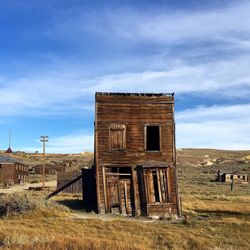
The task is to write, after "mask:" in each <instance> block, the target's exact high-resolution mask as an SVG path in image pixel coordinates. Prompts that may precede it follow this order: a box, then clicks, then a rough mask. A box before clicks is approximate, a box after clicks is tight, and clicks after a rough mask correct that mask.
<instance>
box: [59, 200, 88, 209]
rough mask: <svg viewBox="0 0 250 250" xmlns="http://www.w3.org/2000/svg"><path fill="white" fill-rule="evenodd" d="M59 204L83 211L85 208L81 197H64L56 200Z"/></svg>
mask: <svg viewBox="0 0 250 250" xmlns="http://www.w3.org/2000/svg"><path fill="white" fill-rule="evenodd" d="M57 202H58V203H59V204H62V205H64V206H66V207H68V208H70V209H72V210H78V211H80V210H81V211H85V210H86V208H85V207H84V204H83V200H82V199H64V200H60V201H57Z"/></svg>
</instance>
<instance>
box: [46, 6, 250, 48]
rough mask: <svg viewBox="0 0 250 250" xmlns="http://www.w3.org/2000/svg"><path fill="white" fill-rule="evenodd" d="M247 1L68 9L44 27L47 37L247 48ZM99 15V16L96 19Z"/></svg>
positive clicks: (249, 22)
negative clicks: (196, 6) (213, 5)
mask: <svg viewBox="0 0 250 250" xmlns="http://www.w3.org/2000/svg"><path fill="white" fill-rule="evenodd" d="M249 11H250V4H249V2H248V1H237V2H235V3H231V4H229V5H225V6H224V7H220V8H217V9H211V8H210V9H198V10H197V9H196V10H188V11H187V10H173V9H168V8H164V7H162V8H160V9H159V8H157V7H155V8H146V9H144V10H141V9H133V8H128V7H127V8H116V9H113V8H111V9H108V8H107V9H105V10H104V9H100V10H99V9H96V10H91V11H88V12H86V10H85V9H81V8H80V9H78V10H74V11H72V10H70V11H68V12H64V13H62V15H63V16H60V18H62V21H61V22H58V21H57V19H55V23H54V26H51V27H50V28H51V29H50V30H47V34H48V35H49V36H53V37H55V38H56V37H58V38H60V37H61V36H63V37H71V39H72V38H75V40H82V39H84V36H83V34H89V35H93V36H102V37H103V38H105V39H107V40H111V41H114V40H116V39H125V40H127V42H128V41H131V42H132V41H133V42H135V43H137V44H138V43H141V42H143V41H144V42H154V43H160V44H165V45H166V44H168V45H169V44H175V45H176V44H178V43H181V44H184V43H193V42H195V41H206V42H208V41H223V42H225V43H229V44H230V43H233V44H234V45H237V46H240V47H241V46H243V47H244V46H246V45H247V47H248V43H249V35H250V28H249V27H250V16H249ZM96 16H98V18H96Z"/></svg>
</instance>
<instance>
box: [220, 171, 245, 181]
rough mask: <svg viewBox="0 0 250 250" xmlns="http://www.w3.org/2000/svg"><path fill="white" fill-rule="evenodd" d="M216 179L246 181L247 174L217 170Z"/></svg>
mask: <svg viewBox="0 0 250 250" xmlns="http://www.w3.org/2000/svg"><path fill="white" fill-rule="evenodd" d="M217 180H218V181H219V182H232V181H234V182H235V183H248V181H249V179H248V175H247V174H246V173H242V172H240V171H237V170H236V171H223V170H220V171H218V176H217Z"/></svg>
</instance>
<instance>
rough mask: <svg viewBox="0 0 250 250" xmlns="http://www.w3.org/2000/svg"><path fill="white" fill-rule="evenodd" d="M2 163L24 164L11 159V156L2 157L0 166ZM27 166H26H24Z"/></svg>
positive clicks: (0, 157) (0, 156)
mask: <svg viewBox="0 0 250 250" xmlns="http://www.w3.org/2000/svg"><path fill="white" fill-rule="evenodd" d="M2 163H19V164H23V163H22V162H20V161H19V160H17V159H15V158H12V157H9V156H4V155H0V164H2ZM23 165H25V164H23Z"/></svg>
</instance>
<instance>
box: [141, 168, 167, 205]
mask: <svg viewBox="0 0 250 250" xmlns="http://www.w3.org/2000/svg"><path fill="white" fill-rule="evenodd" d="M144 178H145V179H144V181H145V185H146V194H147V201H148V203H149V204H152V203H158V202H159V203H169V202H171V196H170V189H171V186H170V180H169V178H170V169H169V168H163V169H162V168H156V169H146V170H145V174H144Z"/></svg>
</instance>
